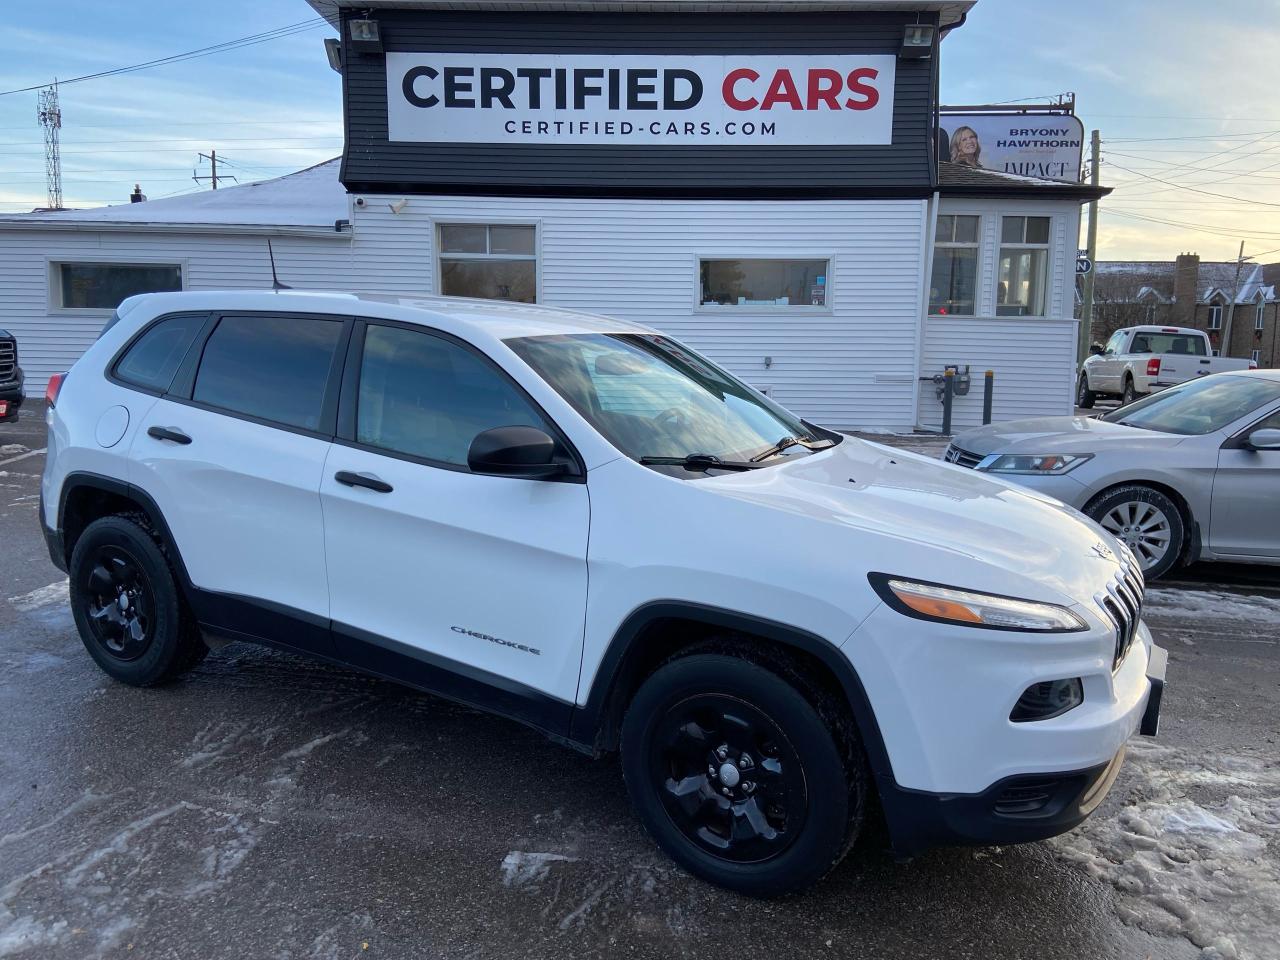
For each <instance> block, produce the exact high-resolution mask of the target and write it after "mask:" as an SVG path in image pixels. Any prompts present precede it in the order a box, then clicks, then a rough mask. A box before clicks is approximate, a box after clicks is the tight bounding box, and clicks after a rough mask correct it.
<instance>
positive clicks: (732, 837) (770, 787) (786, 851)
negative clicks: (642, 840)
mask: <svg viewBox="0 0 1280 960" xmlns="http://www.w3.org/2000/svg"><path fill="white" fill-rule="evenodd" d="M832 709H833V707H832V705H831V704H830V703H825V704H822V703H818V704H815V702H814V701H813V699H812V698H811V697H806V696H805V695H804V694H802V693H801V692H800V690H798V689H797V688H796V687H795V686H792V685H791V684H790V683H788V682H786V681H785V680H783V679H782V678H781V677H780V676H779V675H778V674H776V673H774V672H773V671H771V670H769V669H766V668H765V667H763V666H760V665H758V664H756V663H753V662H750V661H748V660H745V659H743V658H742V657H740V656H733V655H720V654H694V655H690V656H686V657H683V658H681V659H677V660H674V661H671V662H669V663H667V664H665V665H664V666H662V667H660V668H659V669H658V670H657V671H656V672H655V673H653V675H651V676H650V677H649V678H648V679H647V680H646V681H645V682H644V684H643V685H642V686H641V687H640V689H639V691H637V693H636V695H635V697H634V699H633V700H632V702H631V704H630V706H629V707H628V709H627V713H626V717H625V718H624V720H623V725H622V769H623V775H624V777H625V779H626V784H627V791H628V793H629V794H630V796H631V800H632V803H633V804H634V805H635V808H636V810H637V812H638V813H639V815H640V819H641V820H642V821H643V822H644V825H645V827H646V828H647V829H648V831H649V833H650V834H651V835H652V837H653V838H654V839H655V840H656V841H657V843H658V845H659V846H660V847H662V849H663V850H665V851H666V852H667V854H668V855H669V856H671V858H672V859H673V860H675V861H676V862H677V863H678V864H680V865H681V866H682V867H684V868H685V869H686V870H688V871H689V872H690V873H692V874H694V875H695V876H698V877H701V878H702V879H704V880H707V881H709V882H711V883H714V884H717V885H719V886H722V887H727V888H729V889H732V890H736V891H738V892H740V893H744V894H748V895H751V896H757V897H772V896H779V895H781V894H785V893H791V892H793V891H796V890H801V889H803V888H805V887H807V886H809V885H810V884H812V883H814V882H816V881H817V880H819V879H821V878H822V877H823V876H824V875H826V874H827V873H828V872H829V871H830V870H831V869H832V868H834V867H835V866H836V864H838V863H839V862H840V860H841V859H842V858H843V857H844V855H845V853H846V852H847V851H848V850H849V848H850V847H851V846H852V844H853V841H854V840H855V839H856V837H857V834H858V831H859V828H860V827H861V823H862V819H863V810H864V808H865V805H866V794H867V791H868V787H867V782H868V781H867V777H866V773H865V762H864V761H863V760H862V752H861V747H860V746H859V745H858V744H857V741H856V736H852V734H851V733H850V732H848V731H846V732H844V733H842V734H841V736H840V737H839V738H838V737H837V735H836V733H835V732H834V731H833V723H835V724H836V725H837V726H840V721H839V720H838V719H835V720H833V715H832ZM850 723H851V721H850ZM851 739H852V743H851ZM853 757H856V758H857V759H856V760H854V759H851V758H853Z"/></svg>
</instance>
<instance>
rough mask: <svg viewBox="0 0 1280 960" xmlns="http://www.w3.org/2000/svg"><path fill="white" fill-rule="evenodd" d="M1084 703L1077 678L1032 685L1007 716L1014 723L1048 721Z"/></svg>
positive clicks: (1082, 692)
mask: <svg viewBox="0 0 1280 960" xmlns="http://www.w3.org/2000/svg"><path fill="white" fill-rule="evenodd" d="M1082 703H1084V684H1082V683H1081V682H1080V678H1079V677H1072V678H1071V679H1070V680H1047V681H1045V682H1044V683H1033V684H1032V685H1031V686H1029V687H1027V689H1026V690H1025V691H1024V692H1023V694H1022V696H1020V697H1019V698H1018V702H1017V703H1015V704H1014V705H1013V710H1012V712H1011V713H1010V714H1009V719H1010V720H1012V721H1013V722H1014V723H1027V722H1029V721H1031V720H1050V719H1052V718H1053V717H1060V716H1062V715H1063V714H1064V713H1066V712H1067V711H1068V710H1071V709H1072V708H1074V707H1078V706H1080V704H1082Z"/></svg>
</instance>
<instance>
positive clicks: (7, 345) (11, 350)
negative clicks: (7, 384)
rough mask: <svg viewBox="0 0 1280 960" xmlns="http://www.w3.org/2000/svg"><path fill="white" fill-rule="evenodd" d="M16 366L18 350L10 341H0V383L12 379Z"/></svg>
mask: <svg viewBox="0 0 1280 960" xmlns="http://www.w3.org/2000/svg"><path fill="white" fill-rule="evenodd" d="M17 365H18V348H17V346H16V345H15V344H14V342H13V341H12V340H4V339H0V382H3V381H5V380H12V379H13V371H14V368H15V367H17Z"/></svg>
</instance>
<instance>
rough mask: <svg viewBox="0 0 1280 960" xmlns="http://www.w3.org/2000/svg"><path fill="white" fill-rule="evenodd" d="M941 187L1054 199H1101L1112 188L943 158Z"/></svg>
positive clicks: (960, 193) (947, 191)
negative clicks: (1006, 171)
mask: <svg viewBox="0 0 1280 960" xmlns="http://www.w3.org/2000/svg"><path fill="white" fill-rule="evenodd" d="M938 190H939V192H941V193H942V194H944V195H946V196H949V197H986V196H1002V197H1008V196H1015V197H1016V196H1023V195H1025V196H1033V197H1046V198H1050V199H1069V200H1081V201H1083V200H1097V199H1098V198H1100V197H1105V196H1106V195H1107V194H1108V193H1110V192H1111V188H1110V187H1095V186H1093V185H1092V184H1089V183H1076V182H1075V181H1072V180H1044V179H1041V178H1038V177H1024V176H1021V175H1020V174H1016V173H1002V172H1001V171H999V170H987V169H985V168H983V167H970V166H968V165H966V164H963V163H952V162H951V161H950V160H943V161H941V162H940V163H939V164H938Z"/></svg>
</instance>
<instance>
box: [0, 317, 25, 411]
mask: <svg viewBox="0 0 1280 960" xmlns="http://www.w3.org/2000/svg"><path fill="white" fill-rule="evenodd" d="M23 399H24V395H23V392H22V368H21V367H20V366H18V341H17V340H16V339H15V338H14V336H13V335H12V334H11V333H9V331H8V330H0V423H9V422H10V421H12V420H17V419H18V408H19V407H21V406H22V401H23Z"/></svg>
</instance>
